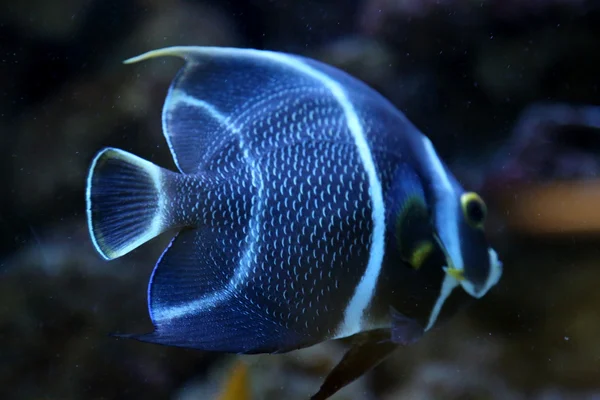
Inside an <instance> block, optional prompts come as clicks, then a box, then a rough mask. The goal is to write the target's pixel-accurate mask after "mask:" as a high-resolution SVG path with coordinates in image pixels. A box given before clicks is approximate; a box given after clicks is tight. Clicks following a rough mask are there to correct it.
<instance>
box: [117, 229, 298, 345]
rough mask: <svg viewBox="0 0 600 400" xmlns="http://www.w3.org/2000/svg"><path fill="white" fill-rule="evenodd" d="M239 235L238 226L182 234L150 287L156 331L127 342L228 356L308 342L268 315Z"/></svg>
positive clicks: (266, 302)
mask: <svg viewBox="0 0 600 400" xmlns="http://www.w3.org/2000/svg"><path fill="white" fill-rule="evenodd" d="M236 229H239V231H236ZM242 231H243V227H242V226H237V225H236V226H233V225H230V226H229V227H228V229H225V228H220V229H219V228H214V227H209V226H206V227H200V228H192V229H184V230H183V231H181V232H180V233H179V234H178V235H177V236H176V237H175V238H174V239H173V241H172V242H171V244H170V245H169V247H168V248H167V249H166V250H165V251H164V253H163V255H162V256H161V258H160V259H159V261H158V263H157V265H156V267H155V269H154V272H153V274H152V278H151V280H150V283H149V286H148V309H149V312H150V316H151V319H152V322H153V324H154V327H155V330H154V331H153V332H150V333H147V334H143V335H128V336H127V337H129V338H132V339H136V340H139V341H143V342H150V343H155V344H160V345H168V346H177V347H185V348H194V349H199V350H205V351H218V352H227V353H271V352H277V351H282V350H284V349H292V348H297V347H298V346H301V345H302V344H303V343H304V342H305V341H306V340H308V339H309V338H306V337H303V336H302V335H299V334H298V333H296V332H295V331H293V330H290V329H287V328H286V327H285V326H284V325H283V324H281V321H279V320H278V319H277V318H276V317H275V316H274V314H273V312H272V310H274V309H275V305H273V304H271V303H270V302H269V299H267V298H264V297H261V293H260V291H258V290H257V289H256V288H255V287H254V286H253V284H252V282H250V281H248V280H249V279H251V278H252V276H253V270H254V265H253V264H251V263H250V261H252V260H251V259H250V257H247V256H246V254H247V252H248V251H249V250H250V249H249V247H248V244H247V242H246V241H245V240H244V239H243V238H244V235H243V234H242ZM267 310H269V312H267Z"/></svg>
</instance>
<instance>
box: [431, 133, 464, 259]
mask: <svg viewBox="0 0 600 400" xmlns="http://www.w3.org/2000/svg"><path fill="white" fill-rule="evenodd" d="M423 145H424V146H425V152H426V153H427V157H428V158H429V163H430V165H431V173H430V175H431V176H433V177H437V180H436V181H433V184H434V185H436V183H437V185H436V187H435V189H434V190H435V192H436V197H437V202H438V206H437V210H436V224H437V225H438V229H437V230H438V235H439V237H440V240H441V241H442V243H441V245H442V249H443V250H444V251H445V252H446V253H447V256H448V257H447V258H448V259H449V260H448V261H451V262H452V263H453V264H454V265H449V266H448V267H453V268H456V269H458V270H461V271H462V270H463V268H464V265H463V258H462V252H461V250H460V242H459V240H460V239H459V235H458V222H457V221H458V218H459V216H458V215H457V212H458V209H459V206H458V200H457V196H456V194H455V193H454V189H453V187H452V184H451V183H450V178H449V177H448V173H447V172H446V169H445V168H444V166H443V165H442V162H441V161H440V158H439V156H438V155H437V153H436V151H435V149H434V148H433V144H432V143H431V140H429V138H427V137H426V136H423Z"/></svg>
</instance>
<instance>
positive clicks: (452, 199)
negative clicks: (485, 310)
mask: <svg viewBox="0 0 600 400" xmlns="http://www.w3.org/2000/svg"><path fill="white" fill-rule="evenodd" d="M452 189H453V190H451V191H449V192H447V193H445V194H444V195H443V196H439V197H438V198H437V199H436V200H435V202H434V204H433V205H432V211H433V212H432V214H431V215H432V218H433V221H432V224H433V226H434V236H435V238H436V240H437V242H438V244H439V245H440V248H441V249H442V251H443V252H444V255H445V258H446V266H445V267H444V271H445V272H446V274H448V275H449V276H450V277H451V278H453V279H454V281H455V283H456V284H457V285H458V284H460V285H461V286H462V288H463V289H464V290H465V291H466V292H467V293H468V294H470V295H471V296H473V297H475V298H480V297H482V296H484V295H485V294H486V293H487V292H488V291H489V289H490V288H492V287H493V286H494V285H496V283H498V281H499V280H500V277H501V275H502V263H501V262H500V261H499V259H498V255H497V254H496V252H495V251H494V249H492V248H491V247H490V245H489V243H488V241H487V239H486V236H485V232H484V225H485V220H486V216H487V207H486V205H485V202H484V201H483V199H482V198H481V197H480V196H479V195H478V194H477V193H475V192H468V191H465V190H464V189H462V188H461V187H460V186H459V185H458V184H456V183H455V184H454V185H453V188H452Z"/></svg>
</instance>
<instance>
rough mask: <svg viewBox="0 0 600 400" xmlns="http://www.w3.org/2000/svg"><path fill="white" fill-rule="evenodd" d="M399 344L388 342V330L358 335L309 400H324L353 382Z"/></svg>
mask: <svg viewBox="0 0 600 400" xmlns="http://www.w3.org/2000/svg"><path fill="white" fill-rule="evenodd" d="M398 346H399V344H397V343H394V342H392V341H391V340H390V332H389V330H376V331H371V332H367V333H363V334H360V335H359V336H358V337H357V338H356V340H355V341H354V343H353V345H352V347H351V348H350V350H348V352H346V354H345V355H344V357H343V358H342V360H341V361H340V362H339V363H338V364H337V365H336V366H335V367H334V368H333V370H332V371H331V372H330V373H329V375H327V377H326V378H325V381H324V382H323V384H322V385H321V388H320V389H319V391H318V392H317V393H316V394H314V395H313V396H312V397H311V398H310V400H325V399H328V398H329V397H331V396H333V395H334V394H335V393H336V392H338V391H339V390H340V389H342V388H343V387H345V386H347V385H349V384H350V383H352V382H354V381H355V380H356V379H358V378H360V377H361V376H362V375H364V374H365V373H366V372H368V371H369V370H371V369H372V368H374V367H376V366H377V365H378V364H379V363H381V362H382V361H383V360H384V359H385V358H386V357H388V356H389V355H390V354H391V353H392V352H393V351H394V350H396V348H398Z"/></svg>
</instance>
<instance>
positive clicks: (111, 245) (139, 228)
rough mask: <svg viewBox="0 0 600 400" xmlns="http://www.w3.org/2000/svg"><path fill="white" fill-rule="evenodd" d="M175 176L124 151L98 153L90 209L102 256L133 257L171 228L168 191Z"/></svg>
mask: <svg viewBox="0 0 600 400" xmlns="http://www.w3.org/2000/svg"><path fill="white" fill-rule="evenodd" d="M170 175H173V173H172V172H170V171H167V170H164V169H162V168H160V167H158V166H156V165H154V164H152V163H151V162H149V161H146V160H144V159H142V158H140V157H138V156H135V155H133V154H131V153H128V152H126V151H123V150H119V149H114V148H107V149H104V150H102V151H101V152H100V153H98V155H97V156H96V157H95V158H94V161H93V162H92V165H91V167H90V171H89V174H88V179H87V188H86V206H87V220H88V228H89V231H90V235H91V238H92V242H93V243H94V246H95V247H96V250H98V252H99V253H100V254H101V255H102V257H104V258H105V259H107V260H111V259H114V258H117V257H120V256H122V255H124V254H127V253H129V252H130V251H132V250H133V249H135V248H136V247H138V246H140V245H142V244H144V243H145V242H147V241H148V240H150V239H152V238H154V237H156V236H158V235H159V234H161V233H162V232H164V231H165V230H167V229H169V228H170V227H171V225H172V224H170V221H167V220H166V212H165V211H166V209H165V208H166V204H167V202H166V198H165V197H166V196H165V194H164V191H163V188H164V187H165V185H164V184H165V181H166V180H167V179H168V178H169V177H170Z"/></svg>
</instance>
